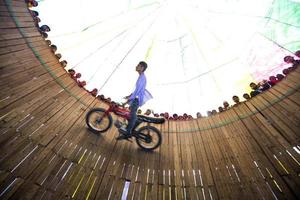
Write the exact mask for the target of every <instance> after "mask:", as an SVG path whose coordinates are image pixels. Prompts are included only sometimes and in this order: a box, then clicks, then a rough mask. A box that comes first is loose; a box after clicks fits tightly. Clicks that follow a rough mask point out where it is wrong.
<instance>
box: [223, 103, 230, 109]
mask: <svg viewBox="0 0 300 200" xmlns="http://www.w3.org/2000/svg"><path fill="white" fill-rule="evenodd" d="M223 106H224V109H227V108H228V107H229V103H228V102H227V101H224V102H223Z"/></svg>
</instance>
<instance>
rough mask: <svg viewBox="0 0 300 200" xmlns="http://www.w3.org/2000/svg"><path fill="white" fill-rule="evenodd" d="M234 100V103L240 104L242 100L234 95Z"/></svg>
mask: <svg viewBox="0 0 300 200" xmlns="http://www.w3.org/2000/svg"><path fill="white" fill-rule="evenodd" d="M232 100H233V101H234V103H240V98H239V97H238V96H236V95H234V96H233V97H232Z"/></svg>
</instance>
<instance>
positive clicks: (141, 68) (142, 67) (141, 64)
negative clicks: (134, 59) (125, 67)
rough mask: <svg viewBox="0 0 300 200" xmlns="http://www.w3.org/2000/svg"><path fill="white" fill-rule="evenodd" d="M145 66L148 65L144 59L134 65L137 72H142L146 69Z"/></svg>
mask: <svg viewBox="0 0 300 200" xmlns="http://www.w3.org/2000/svg"><path fill="white" fill-rule="evenodd" d="M147 67H148V65H147V63H146V62H144V61H141V62H139V64H138V65H137V66H136V71H137V72H140V73H141V72H144V71H146V69H147Z"/></svg>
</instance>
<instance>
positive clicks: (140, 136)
mask: <svg viewBox="0 0 300 200" xmlns="http://www.w3.org/2000/svg"><path fill="white" fill-rule="evenodd" d="M111 113H114V114H116V115H117V116H119V117H121V118H123V119H125V121H126V120H127V121H128V120H129V119H130V111H129V110H128V109H126V108H124V105H121V104H119V103H116V102H112V103H110V105H109V107H108V109H103V108H92V109H91V110H90V111H89V112H88V113H87V114H86V124H87V126H88V128H89V130H91V131H92V132H93V133H96V134H100V133H104V132H106V131H108V130H109V129H110V128H111V127H112V123H113V119H112V115H111ZM143 122H146V123H147V125H143V126H142V127H138V126H139V125H140V124H141V123H143ZM164 122H165V119H164V118H156V117H149V116H145V115H137V120H136V123H135V125H134V126H133V130H132V137H135V141H136V143H137V145H138V146H139V147H140V148H142V149H143V150H146V151H152V150H154V149H156V148H157V147H159V146H160V145H161V142H162V136H161V132H160V131H159V130H158V129H157V128H156V127H154V126H151V125H149V123H154V124H163V123H164ZM114 125H115V126H116V128H117V129H118V131H119V133H120V134H124V132H123V131H122V130H123V129H121V127H125V126H126V123H123V122H121V121H119V120H116V121H115V123H114Z"/></svg>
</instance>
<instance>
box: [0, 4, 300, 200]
mask: <svg viewBox="0 0 300 200" xmlns="http://www.w3.org/2000/svg"><path fill="white" fill-rule="evenodd" d="M299 74H300V70H299V68H298V69H297V71H294V72H293V73H291V74H290V75H288V77H286V78H285V79H284V80H283V81H282V82H280V83H279V84H278V85H276V86H274V87H273V88H271V89H270V90H268V91H267V92H265V93H263V94H261V95H259V96H257V97H255V98H253V99H251V100H250V101H248V102H246V103H242V104H240V105H239V106H236V107H233V108H231V109H230V110H228V111H226V112H223V113H221V114H217V115H215V116H212V117H209V118H202V119H199V120H191V121H169V122H166V123H165V124H164V125H162V126H157V127H158V128H159V129H161V130H162V132H163V144H162V146H161V147H160V148H159V149H158V150H156V151H155V152H152V153H147V152H143V151H141V150H139V148H138V147H137V146H136V144H134V143H129V142H125V141H119V142H116V140H115V139H114V138H115V136H116V135H117V132H116V129H115V128H113V129H111V130H110V131H109V132H108V133H106V134H103V135H100V136H97V135H95V134H92V133H90V132H89V131H88V130H87V129H86V126H85V122H84V120H85V118H84V117H85V113H86V112H87V111H88V110H89V109H90V108H91V107H94V106H97V107H105V106H106V105H104V104H102V103H101V102H99V101H98V100H96V99H95V98H94V97H92V96H91V95H90V94H88V93H87V92H86V91H85V90H83V89H82V88H79V87H78V86H77V85H76V84H75V83H74V81H73V80H72V79H71V78H70V77H69V75H68V74H67V73H66V72H65V70H64V69H63V68H62V67H61V65H60V63H59V61H58V60H57V59H56V57H55V56H54V55H53V54H52V52H51V51H50V49H49V47H48V46H47V44H46V43H45V41H44V39H43V38H42V37H41V36H40V34H39V32H38V31H37V29H36V28H35V27H34V24H33V19H32V18H31V16H30V14H29V12H28V9H27V8H26V5H25V3H24V1H23V0H18V1H12V0H6V1H4V0H1V1H0V75H1V79H0V84H1V91H0V110H1V112H0V119H1V121H0V199H70V198H74V199H121V197H122V195H124V196H126V195H127V198H128V199H297V198H298V199H299V198H300V187H299V185H300V180H299V175H300V163H299V162H300V156H299V153H297V151H298V152H299V151H300V149H299V148H300V147H299V134H300V129H299V125H300V123H299V122H300V112H299V109H300V106H299V105H300V101H299V100H300V92H299V81H300V79H299ZM296 150H297V151H296ZM124 188H125V189H124ZM126 188H127V189H128V190H126Z"/></svg>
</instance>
